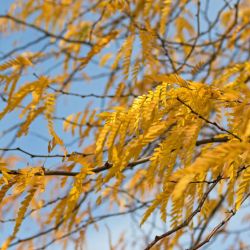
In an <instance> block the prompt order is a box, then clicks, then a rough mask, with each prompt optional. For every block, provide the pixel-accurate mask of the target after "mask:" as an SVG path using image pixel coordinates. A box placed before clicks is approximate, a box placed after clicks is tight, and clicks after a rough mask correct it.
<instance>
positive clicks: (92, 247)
mask: <svg viewBox="0 0 250 250" xmlns="http://www.w3.org/2000/svg"><path fill="white" fill-rule="evenodd" d="M11 2H12V1H11V0H2V1H1V7H0V14H2V13H6V11H7V10H8V8H9V5H10V4H11ZM223 2H224V1H223V0H211V11H210V14H211V17H212V16H213V15H215V11H214V10H215V9H216V8H218V6H219V5H221V4H222V3H223ZM213 8H214V9H213ZM36 34H37V33H34V31H33V30H28V31H27V32H20V33H18V34H17V35H18V36H19V40H20V41H22V42H24V43H27V42H28V41H31V40H33V39H34V36H35V35H36ZM16 46H17V45H15V44H13V43H12V40H11V39H10V38H8V37H5V36H3V34H1V33H0V53H1V52H2V53H6V51H10V50H12V49H13V48H15V47H16ZM32 49H33V50H34V51H36V46H33V47H32ZM109 49H110V50H112V48H109ZM0 57H1V54H0ZM51 63H53V62H51ZM50 67H51V65H49V64H47V65H45V66H44V68H35V69H32V70H30V71H29V72H27V76H26V80H27V81H33V80H35V79H34V78H35V77H34V75H33V73H36V74H38V75H40V74H43V73H44V72H45V71H47V70H48V69H49V68H50ZM85 70H86V72H90V75H93V74H97V73H99V72H97V69H96V67H95V66H94V65H91V66H89V67H87V68H86V69H85ZM54 72H55V71H51V72H50V73H49V74H48V75H50V74H51V75H53V73H54ZM100 73H101V72H100ZM104 87H105V86H104V84H102V82H100V81H99V80H94V81H93V82H92V83H91V84H86V83H82V82H78V83H76V84H74V85H73V87H72V89H71V91H72V92H78V93H82V94H87V93H96V94H102V93H103V89H104ZM72 100H73V101H72ZM89 101H90V99H84V100H82V99H80V98H75V99H72V98H70V99H68V98H67V97H62V98H60V100H59V103H58V104H57V111H58V113H57V116H59V117H62V116H67V115H69V114H71V113H72V112H77V111H82V110H83V109H84V107H85V106H86V104H87V103H88V102H89ZM101 104H102V100H101V99H100V100H99V99H96V100H95V101H94V105H95V106H96V107H97V108H100V107H101ZM3 107H4V103H2V102H1V101H0V108H1V109H2V108H3ZM61 107H63V109H62V108H61ZM18 119H19V118H18V117H17V114H16V113H12V114H10V115H8V117H7V119H5V120H4V121H5V122H4V123H3V122H1V121H0V132H1V131H5V130H6V129H8V128H9V126H10V124H12V125H13V124H15V123H17V122H18ZM56 127H57V128H58V131H62V124H61V121H60V122H58V123H57V124H56ZM30 131H31V132H32V133H33V135H32V133H31V135H29V136H27V137H25V136H24V137H22V138H19V139H18V141H17V143H15V144H14V145H15V147H19V146H21V147H22V148H23V149H25V150H27V151H30V152H34V153H39V154H43V153H44V154H47V144H46V143H44V142H43V139H41V137H38V136H37V134H39V135H41V136H44V137H45V138H47V137H48V132H47V127H46V123H45V122H44V121H43V118H39V119H38V120H37V121H36V122H34V124H32V126H31V129H30ZM60 135H63V138H64V140H65V142H66V143H69V142H71V141H72V137H71V135H70V134H65V133H63V132H61V134H60ZM12 136H13V134H8V135H6V136H2V137H0V146H1V147H6V145H8V143H9V142H10V141H11V140H12V139H13V138H12ZM77 149H78V146H77V144H74V145H73V146H72V147H71V151H74V150H75V151H77ZM20 155H21V154H20ZM22 156H23V155H22ZM43 161H44V160H42V161H41V162H42V163H43ZM55 162H56V161H54V162H53V160H47V161H46V164H48V165H50V166H52V165H53V164H54V163H55ZM35 163H37V160H36V159H34V160H33V159H31V158H27V161H26V162H22V163H20V164H19V166H18V167H20V168H21V167H24V166H26V165H27V164H28V165H33V164H35ZM99 213H100V214H103V213H105V211H102V210H100V211H99ZM242 216H244V212H243V213H239V214H238V215H237V216H235V218H233V219H232V221H231V222H230V223H231V224H232V225H233V227H232V228H235V229H236V228H237V229H238V228H241V222H240V218H241V217H242ZM0 219H1V218H0ZM4 219H8V218H4ZM110 225H112V228H111V226H110ZM109 226H110V228H111V230H112V240H113V242H116V241H117V239H118V236H119V235H120V233H121V232H123V231H127V232H129V233H128V235H130V236H131V237H132V235H133V233H134V230H135V228H133V226H132V224H131V223H130V222H129V220H128V218H127V217H117V218H111V219H108V220H106V221H104V222H102V223H100V224H99V229H98V230H97V229H96V228H95V227H94V226H92V227H90V229H89V230H88V232H87V238H88V242H89V245H88V249H89V250H100V249H102V250H108V249H109V244H108V229H107V228H108V227H109ZM211 228H212V225H211ZM0 230H1V234H0V243H1V242H2V240H3V239H4V238H6V236H7V235H9V234H10V233H11V232H12V230H13V223H7V224H6V223H5V224H3V225H2V226H1V225H0ZM21 230H27V233H30V232H34V231H35V229H34V225H33V223H32V222H31V221H30V220H26V221H25V223H24V225H23V226H22V228H21ZM152 238H153V236H152ZM247 239H250V235H248V234H246V241H247ZM184 240H185V239H184ZM249 242H250V240H249ZM222 245H223V242H222V241H220V242H218V243H217V244H216V245H213V248H208V249H215V247H216V248H217V249H220V247H221V246H222ZM47 249H48V250H53V249H61V247H56V246H55V245H51V246H50V247H48V248H47ZM67 249H69V250H70V247H69V248H67Z"/></svg>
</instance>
